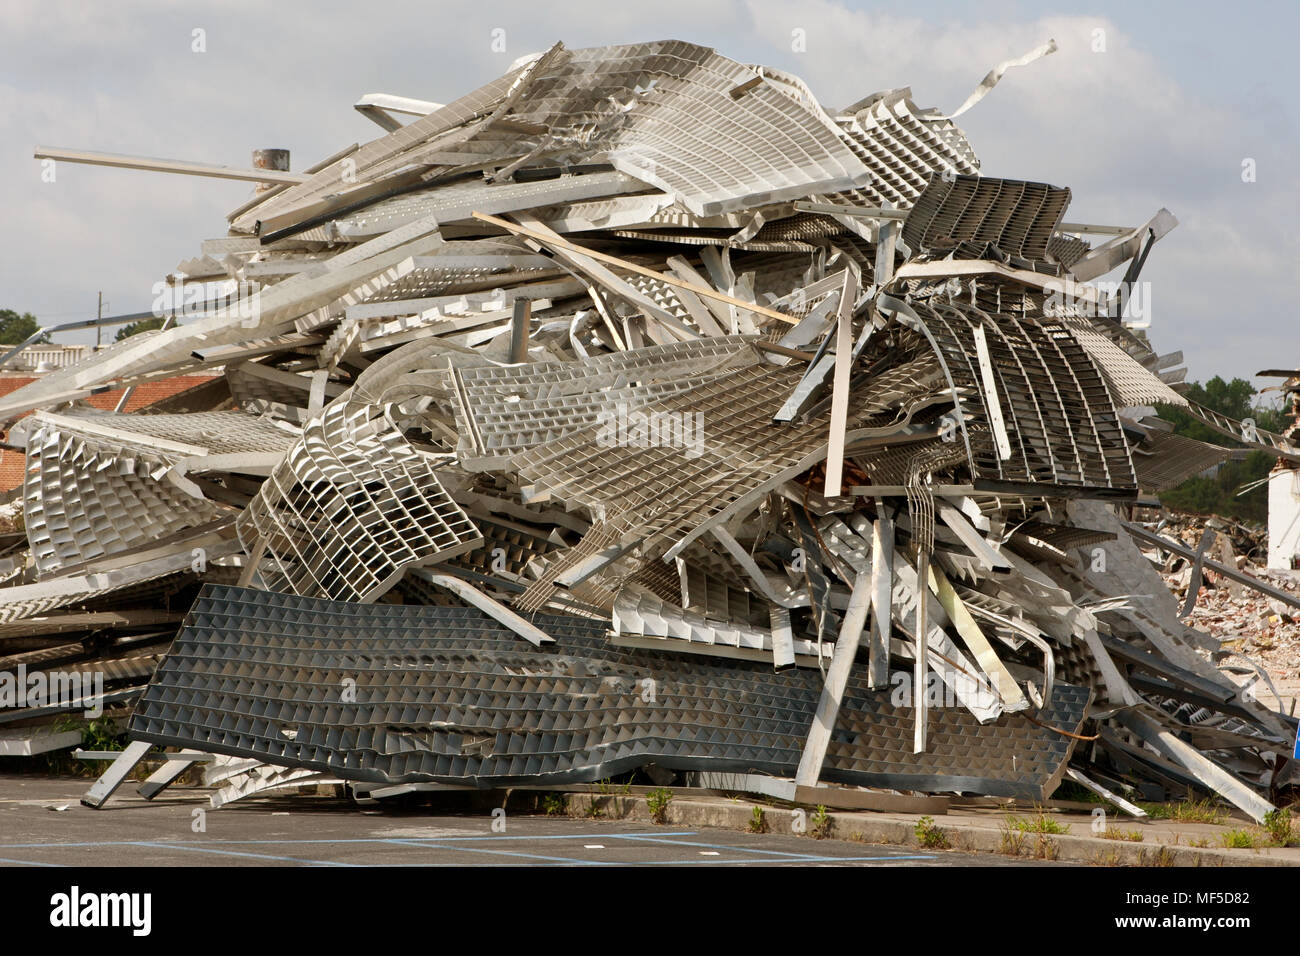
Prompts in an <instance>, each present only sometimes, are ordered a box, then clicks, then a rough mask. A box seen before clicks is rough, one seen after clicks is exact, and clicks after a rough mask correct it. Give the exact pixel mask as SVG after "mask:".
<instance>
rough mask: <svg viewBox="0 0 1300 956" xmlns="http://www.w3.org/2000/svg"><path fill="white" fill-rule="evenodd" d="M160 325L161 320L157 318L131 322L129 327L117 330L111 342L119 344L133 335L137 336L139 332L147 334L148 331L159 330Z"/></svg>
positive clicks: (125, 326)
mask: <svg viewBox="0 0 1300 956" xmlns="http://www.w3.org/2000/svg"><path fill="white" fill-rule="evenodd" d="M162 324H163V319H160V318H157V317H154V318H151V319H141V320H140V321H139V322H132V323H131V324H130V325H124V326H122V327H121V328H120V329H118V330H117V337H116V338H115V339H114V340H113V341H115V342H120V341H122V340H123V339H129V338H130V337H131V336H133V335H139V334H140V333H141V332H148V331H149V330H150V329H161V328H162Z"/></svg>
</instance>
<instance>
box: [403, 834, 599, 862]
mask: <svg viewBox="0 0 1300 956" xmlns="http://www.w3.org/2000/svg"><path fill="white" fill-rule="evenodd" d="M384 842H386V843H395V844H397V845H399V846H415V847H421V848H423V849H427V850H452V851H453V852H456V853H490V854H494V855H496V856H517V857H522V858H524V859H529V860H546V861H548V862H551V863H562V864H566V865H569V866H612V865H615V864H612V863H611V862H610V861H608V860H575V859H573V858H572V857H567V856H542V855H541V854H539V853H518V852H515V851H514V850H489V849H486V848H480V847H476V846H448V845H447V844H445V843H437V842H432V841H424V840H386V841H384Z"/></svg>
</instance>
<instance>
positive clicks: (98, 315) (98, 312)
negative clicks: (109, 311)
mask: <svg viewBox="0 0 1300 956" xmlns="http://www.w3.org/2000/svg"><path fill="white" fill-rule="evenodd" d="M103 317H104V290H103V289H101V290H100V291H99V305H98V307H97V308H96V309H95V318H97V319H102V318H103ZM100 328H101V327H100V326H99V325H96V326H95V351H96V352H98V351H99V332H100Z"/></svg>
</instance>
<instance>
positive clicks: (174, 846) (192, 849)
mask: <svg viewBox="0 0 1300 956" xmlns="http://www.w3.org/2000/svg"><path fill="white" fill-rule="evenodd" d="M127 845H128V846H147V847H153V848H155V849H161V850H185V851H187V852H189V853H213V854H216V855H217V856H242V857H250V858H252V859H254V860H275V861H277V862H287V863H301V864H302V865H303V866H351V865H352V864H351V863H339V862H336V861H333V860H305V859H303V858H302V857H299V856H273V855H272V854H270V853H247V852H243V853H241V852H240V851H238V850H215V849H211V848H209V847H206V846H203V845H201V844H200V845H197V846H196V845H193V844H187V843H161V842H160V843H153V842H149V841H145V840H134V841H132V842H131V843H129V844H127Z"/></svg>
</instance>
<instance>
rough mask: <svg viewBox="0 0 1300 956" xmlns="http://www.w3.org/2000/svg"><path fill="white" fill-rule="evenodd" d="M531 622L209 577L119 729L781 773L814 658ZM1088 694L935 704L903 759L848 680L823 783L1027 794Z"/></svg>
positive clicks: (330, 764) (568, 772)
mask: <svg viewBox="0 0 1300 956" xmlns="http://www.w3.org/2000/svg"><path fill="white" fill-rule="evenodd" d="M535 622H536V623H537V624H538V626H540V627H542V628H544V629H545V630H546V631H547V633H549V634H551V635H553V636H554V637H555V638H556V641H557V643H556V644H555V645H553V646H549V647H547V648H543V649H537V648H533V647H531V646H530V645H528V644H526V643H524V642H521V641H520V639H519V638H518V637H517V636H516V635H515V634H514V633H513V632H511V631H509V630H508V629H506V628H504V627H502V626H501V625H498V624H496V623H495V622H494V621H492V620H491V619H490V618H488V617H486V616H485V615H483V614H482V613H480V612H479V611H477V610H474V609H471V608H447V607H402V606H390V605H356V604H344V603H340V602H330V601H323V600H319V599H314V598H303V597H296V596H293V595H286V594H272V593H268V592H261V591H252V590H247V589H240V588H227V587H214V586H209V587H206V588H205V589H204V591H203V592H202V593H201V594H200V596H199V598H198V600H197V601H196V602H195V604H194V607H193V608H192V609H191V611H190V614H189V616H188V617H187V619H186V623H185V627H184V628H183V629H182V631H181V633H180V635H179V636H178V637H177V639H176V641H175V642H174V644H173V645H172V648H171V650H170V652H169V653H168V655H167V657H166V658H165V659H164V660H163V662H162V664H161V666H160V667H159V669H158V672H157V675H156V676H155V678H154V681H153V683H151V684H150V685H149V687H148V689H147V690H146V691H145V693H144V695H143V697H142V699H141V700H140V702H139V703H138V704H137V706H136V709H135V712H134V713H133V715H132V717H131V722H130V727H129V730H130V734H131V736H132V738H133V739H135V740H142V741H150V742H153V743H157V744H168V745H176V746H185V747H193V748H195V749H201V750H205V751H209V752H213V753H219V754H228V755H232V756H242V757H252V758H256V759H259V760H263V761H265V762H267V763H272V764H277V765H280V766H287V767H301V768H307V769H313V770H319V771H323V772H328V773H333V774H337V775H338V776H340V777H343V778H345V779H352V780H369V781H379V782H385V783H409V782H418V781H430V782H443V783H458V784H469V785H473V786H478V787H496V786H502V785H507V784H510V783H512V782H529V783H560V782H577V781H590V780H597V779H601V778H603V777H607V776H609V775H611V774H613V773H618V772H622V771H624V770H628V769H632V768H634V767H639V766H643V765H644V764H646V763H650V762H653V763H655V764H658V765H660V766H663V767H668V768H672V769H678V770H718V771H730V772H749V771H753V772H761V773H773V774H778V775H782V776H790V775H793V773H794V770H795V767H796V765H797V764H798V761H799V755H800V753H801V751H802V749H803V744H804V737H805V735H806V733H807V730H808V726H809V724H810V723H811V721H812V718H813V714H814V712H815V710H816V707H817V701H818V698H819V696H820V693H821V675H820V674H819V673H818V672H817V671H816V670H806V669H799V670H793V671H785V672H783V673H782V674H780V675H776V674H773V672H772V669H771V666H770V665H765V664H761V663H754V664H750V663H748V662H743V661H730V660H726V661H722V660H714V659H709V658H698V657H686V658H683V657H680V656H677V655H670V654H662V653H647V652H636V653H629V652H624V651H620V650H617V649H614V648H611V647H609V646H608V645H607V644H606V643H605V641H604V639H603V632H604V625H603V624H601V623H598V622H590V621H585V620H582V619H579V618H570V617H558V616H552V615H539V616H538V617H537V618H536V620H535ZM346 681H351V682H354V683H345V682H346ZM647 681H649V682H652V683H650V684H647V683H646V682H647ZM647 687H651V688H652V689H653V693H651V694H647V693H645V689H646V688H647ZM345 688H352V689H354V690H355V702H351V701H350V700H349V701H347V702H345V701H344V699H343V697H342V694H343V691H344V689H345ZM349 696H350V695H349ZM1090 697H1091V692H1090V691H1088V690H1087V689H1085V688H1080V687H1073V686H1070V685H1061V684H1057V685H1056V688H1055V691H1054V693H1053V703H1052V706H1051V708H1050V709H1048V710H1046V711H1044V712H1042V713H1040V714H1039V715H1038V716H1037V718H1036V719H1037V720H1038V721H1039V722H1040V723H1039V724H1035V723H1032V722H1030V721H1029V720H1026V719H1025V718H1024V717H1023V716H1020V715H1005V716H1003V717H1001V718H999V719H998V720H997V721H996V722H994V723H990V724H985V725H982V726H981V725H979V724H978V723H976V721H975V719H974V718H973V717H972V716H971V715H970V714H969V713H968V712H967V711H966V710H965V709H964V708H962V707H952V708H937V709H932V710H931V712H930V718H929V719H930V748H929V750H928V751H927V752H926V753H923V754H913V753H912V752H911V749H912V740H911V738H912V719H913V717H912V712H911V709H910V708H901V707H900V708H895V707H894V706H893V705H892V704H891V703H890V694H889V693H888V692H887V691H886V692H877V693H873V692H871V691H869V690H868V689H867V686H866V681H865V677H864V676H859V677H856V678H853V679H850V681H849V684H848V689H847V690H846V692H845V694H844V700H843V704H842V706H841V710H840V717H839V723H838V724H837V728H838V729H837V730H836V732H835V733H834V735H833V737H832V740H831V744H830V748H829V752H828V754H827V758H826V764H825V770H824V773H823V777H824V778H825V779H827V780H831V781H836V782H840V783H848V784H858V785H863V786H885V787H903V788H907V789H921V790H967V791H974V792H977V793H988V794H995V795H1000V796H1016V797H1023V798H1027V799H1042V798H1044V796H1045V795H1046V793H1047V792H1050V789H1051V787H1053V786H1054V785H1055V781H1056V780H1057V779H1058V778H1059V775H1060V774H1061V773H1062V772H1063V771H1064V766H1065V763H1066V761H1067V760H1068V759H1069V756H1070V753H1071V751H1072V749H1073V746H1074V741H1073V739H1072V738H1070V737H1067V736H1065V735H1063V734H1060V733H1058V732H1056V731H1055V730H1052V729H1048V728H1047V727H1044V726H1041V725H1042V724H1047V725H1050V726H1051V727H1055V728H1059V729H1061V730H1066V731H1069V732H1071V733H1074V732H1077V731H1078V729H1079V726H1080V724H1081V722H1082V720H1083V715H1084V709H1085V707H1086V706H1087V703H1088V701H1089V699H1090ZM647 698H652V699H649V700H647Z"/></svg>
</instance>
